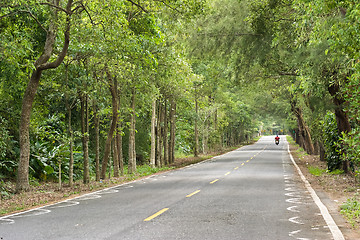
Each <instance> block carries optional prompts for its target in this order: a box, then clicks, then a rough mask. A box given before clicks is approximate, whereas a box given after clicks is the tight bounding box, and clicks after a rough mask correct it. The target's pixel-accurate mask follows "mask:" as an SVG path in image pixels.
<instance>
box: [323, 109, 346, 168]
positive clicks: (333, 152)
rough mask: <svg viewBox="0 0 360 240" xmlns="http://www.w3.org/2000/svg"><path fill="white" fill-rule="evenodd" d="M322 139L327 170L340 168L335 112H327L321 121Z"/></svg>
mask: <svg viewBox="0 0 360 240" xmlns="http://www.w3.org/2000/svg"><path fill="white" fill-rule="evenodd" d="M322 126H323V139H324V147H325V154H326V156H325V157H326V161H327V166H328V169H329V171H333V170H335V169H340V168H341V163H342V161H341V158H340V154H339V147H338V146H339V144H338V143H339V140H340V135H339V133H338V130H337V124H336V120H335V114H333V113H330V112H328V113H327V114H326V116H325V118H324V121H323V122H322Z"/></svg>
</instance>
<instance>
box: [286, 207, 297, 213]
mask: <svg viewBox="0 0 360 240" xmlns="http://www.w3.org/2000/svg"><path fill="white" fill-rule="evenodd" d="M297 207H298V206H291V207H288V208H287V210H288V211H291V212H300V211H299V210H294V208H297Z"/></svg>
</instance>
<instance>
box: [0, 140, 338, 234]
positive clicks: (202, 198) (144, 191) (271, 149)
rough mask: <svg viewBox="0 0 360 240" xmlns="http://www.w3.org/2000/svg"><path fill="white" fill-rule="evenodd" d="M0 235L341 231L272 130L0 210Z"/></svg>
mask: <svg viewBox="0 0 360 240" xmlns="http://www.w3.org/2000/svg"><path fill="white" fill-rule="evenodd" d="M0 239H1V240H17V239H19V240H20V239H21V240H23V239H34V240H35V239H36V240H41V239H44V240H45V239H46V240H48V239H119V240H120V239H121V240H122V239H132V240H134V239H141V240H146V239H149V240H150V239H164V240H165V239H166V240H168V239H187V240H188V239H196V240H203V239H214V240H215V239H231V240H232V239H244V240H256V239H259V240H282V239H303V240H305V239H308V240H315V239H319V240H320V239H321V240H323V239H335V240H341V239H344V238H343V236H342V234H341V232H340V230H339V229H338V227H337V226H336V224H335V222H334V221H333V220H332V217H331V216H330V215H329V214H328V211H327V209H326V207H325V206H323V204H322V203H321V201H320V200H319V199H318V198H317V195H316V193H315V192H314V191H313V190H312V188H311V187H310V185H309V184H308V183H307V181H306V179H304V178H303V176H302V175H299V173H298V169H297V167H296V165H294V162H293V160H292V157H291V156H290V154H289V152H288V143H287V142H286V140H285V136H281V141H280V144H279V145H275V144H274V140H273V137H262V138H261V139H260V140H259V141H258V142H257V143H256V144H253V145H248V146H244V147H242V148H239V149H237V150H235V151H232V152H230V153H227V154H224V155H221V156H218V157H214V158H212V159H210V160H207V161H204V162H201V163H199V164H195V165H191V166H189V167H186V168H183V169H179V170H174V171H169V172H166V173H163V174H159V175H154V176H151V177H148V178H146V179H142V180H138V181H134V182H131V183H127V184H122V185H119V186H116V187H113V188H109V189H105V190H101V191H98V192H95V193H91V194H87V195H83V196H80V197H77V198H74V199H70V200H66V201H64V202H60V203H57V204H54V205H48V206H45V207H42V208H37V209H33V210H30V211H26V212H22V213H18V214H14V215H9V216H5V217H2V218H0Z"/></svg>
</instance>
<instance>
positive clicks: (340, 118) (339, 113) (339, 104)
mask: <svg viewBox="0 0 360 240" xmlns="http://www.w3.org/2000/svg"><path fill="white" fill-rule="evenodd" d="M328 90H329V93H330V95H331V96H332V97H333V102H334V104H335V117H336V123H337V128H338V132H339V134H340V135H341V134H342V133H348V132H351V125H350V121H349V117H348V115H347V114H346V112H345V111H344V103H345V100H344V99H343V97H342V95H341V91H340V86H339V84H338V83H337V82H336V83H334V84H333V85H330V86H329V87H328ZM342 169H343V170H344V172H345V173H349V172H350V171H351V169H350V162H349V161H348V160H346V161H343V166H342Z"/></svg>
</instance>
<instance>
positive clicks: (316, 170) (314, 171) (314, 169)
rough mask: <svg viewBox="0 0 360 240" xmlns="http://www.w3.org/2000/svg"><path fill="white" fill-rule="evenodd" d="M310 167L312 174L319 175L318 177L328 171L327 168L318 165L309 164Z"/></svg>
mask: <svg viewBox="0 0 360 240" xmlns="http://www.w3.org/2000/svg"><path fill="white" fill-rule="evenodd" d="M308 169H309V172H310V173H311V174H312V175H314V176H317V177H319V176H321V175H322V174H323V173H325V172H326V170H325V169H321V168H317V167H313V166H309V167H308Z"/></svg>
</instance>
